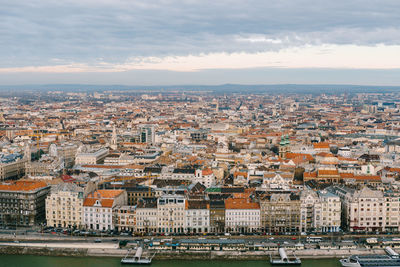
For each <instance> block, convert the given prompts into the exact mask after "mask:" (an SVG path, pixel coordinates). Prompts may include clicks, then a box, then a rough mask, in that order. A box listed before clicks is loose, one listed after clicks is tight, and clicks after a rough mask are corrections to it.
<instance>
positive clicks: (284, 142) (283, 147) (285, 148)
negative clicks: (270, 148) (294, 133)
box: [279, 134, 290, 159]
mask: <svg viewBox="0 0 400 267" xmlns="http://www.w3.org/2000/svg"><path fill="white" fill-rule="evenodd" d="M287 153H290V141H289V135H288V134H287V135H286V136H285V135H282V136H281V142H280V143H279V157H281V158H283V159H286V154H287Z"/></svg>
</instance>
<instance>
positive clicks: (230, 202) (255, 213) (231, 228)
mask: <svg viewBox="0 0 400 267" xmlns="http://www.w3.org/2000/svg"><path fill="white" fill-rule="evenodd" d="M225 228H226V231H227V232H234V233H247V232H255V231H258V230H259V228H260V205H259V203H254V202H250V199H247V198H228V199H226V200H225Z"/></svg>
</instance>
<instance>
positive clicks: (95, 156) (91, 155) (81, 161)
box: [75, 148, 108, 165]
mask: <svg viewBox="0 0 400 267" xmlns="http://www.w3.org/2000/svg"><path fill="white" fill-rule="evenodd" d="M107 155H108V149H107V148H101V149H99V150H97V151H94V152H79V153H77V154H76V157H75V164H76V165H85V164H97V163H100V162H101V161H102V160H104V159H105V157H106V156H107Z"/></svg>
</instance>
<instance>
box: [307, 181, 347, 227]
mask: <svg viewBox="0 0 400 267" xmlns="http://www.w3.org/2000/svg"><path fill="white" fill-rule="evenodd" d="M300 201H301V217H300V227H301V228H300V231H301V232H338V231H339V230H340V223H341V203H340V198H339V197H338V196H336V195H334V194H332V193H330V192H327V191H318V192H315V191H313V190H310V189H306V190H304V191H302V192H301V195H300Z"/></svg>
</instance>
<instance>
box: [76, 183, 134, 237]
mask: <svg viewBox="0 0 400 267" xmlns="http://www.w3.org/2000/svg"><path fill="white" fill-rule="evenodd" d="M127 200H128V197H127V194H126V191H125V190H97V191H94V192H93V193H90V194H89V195H88V196H87V197H86V198H85V201H84V202H83V224H84V225H85V226H86V228H88V229H92V230H113V229H114V220H113V208H114V207H115V206H123V205H126V204H127V202H128V201H127Z"/></svg>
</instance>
